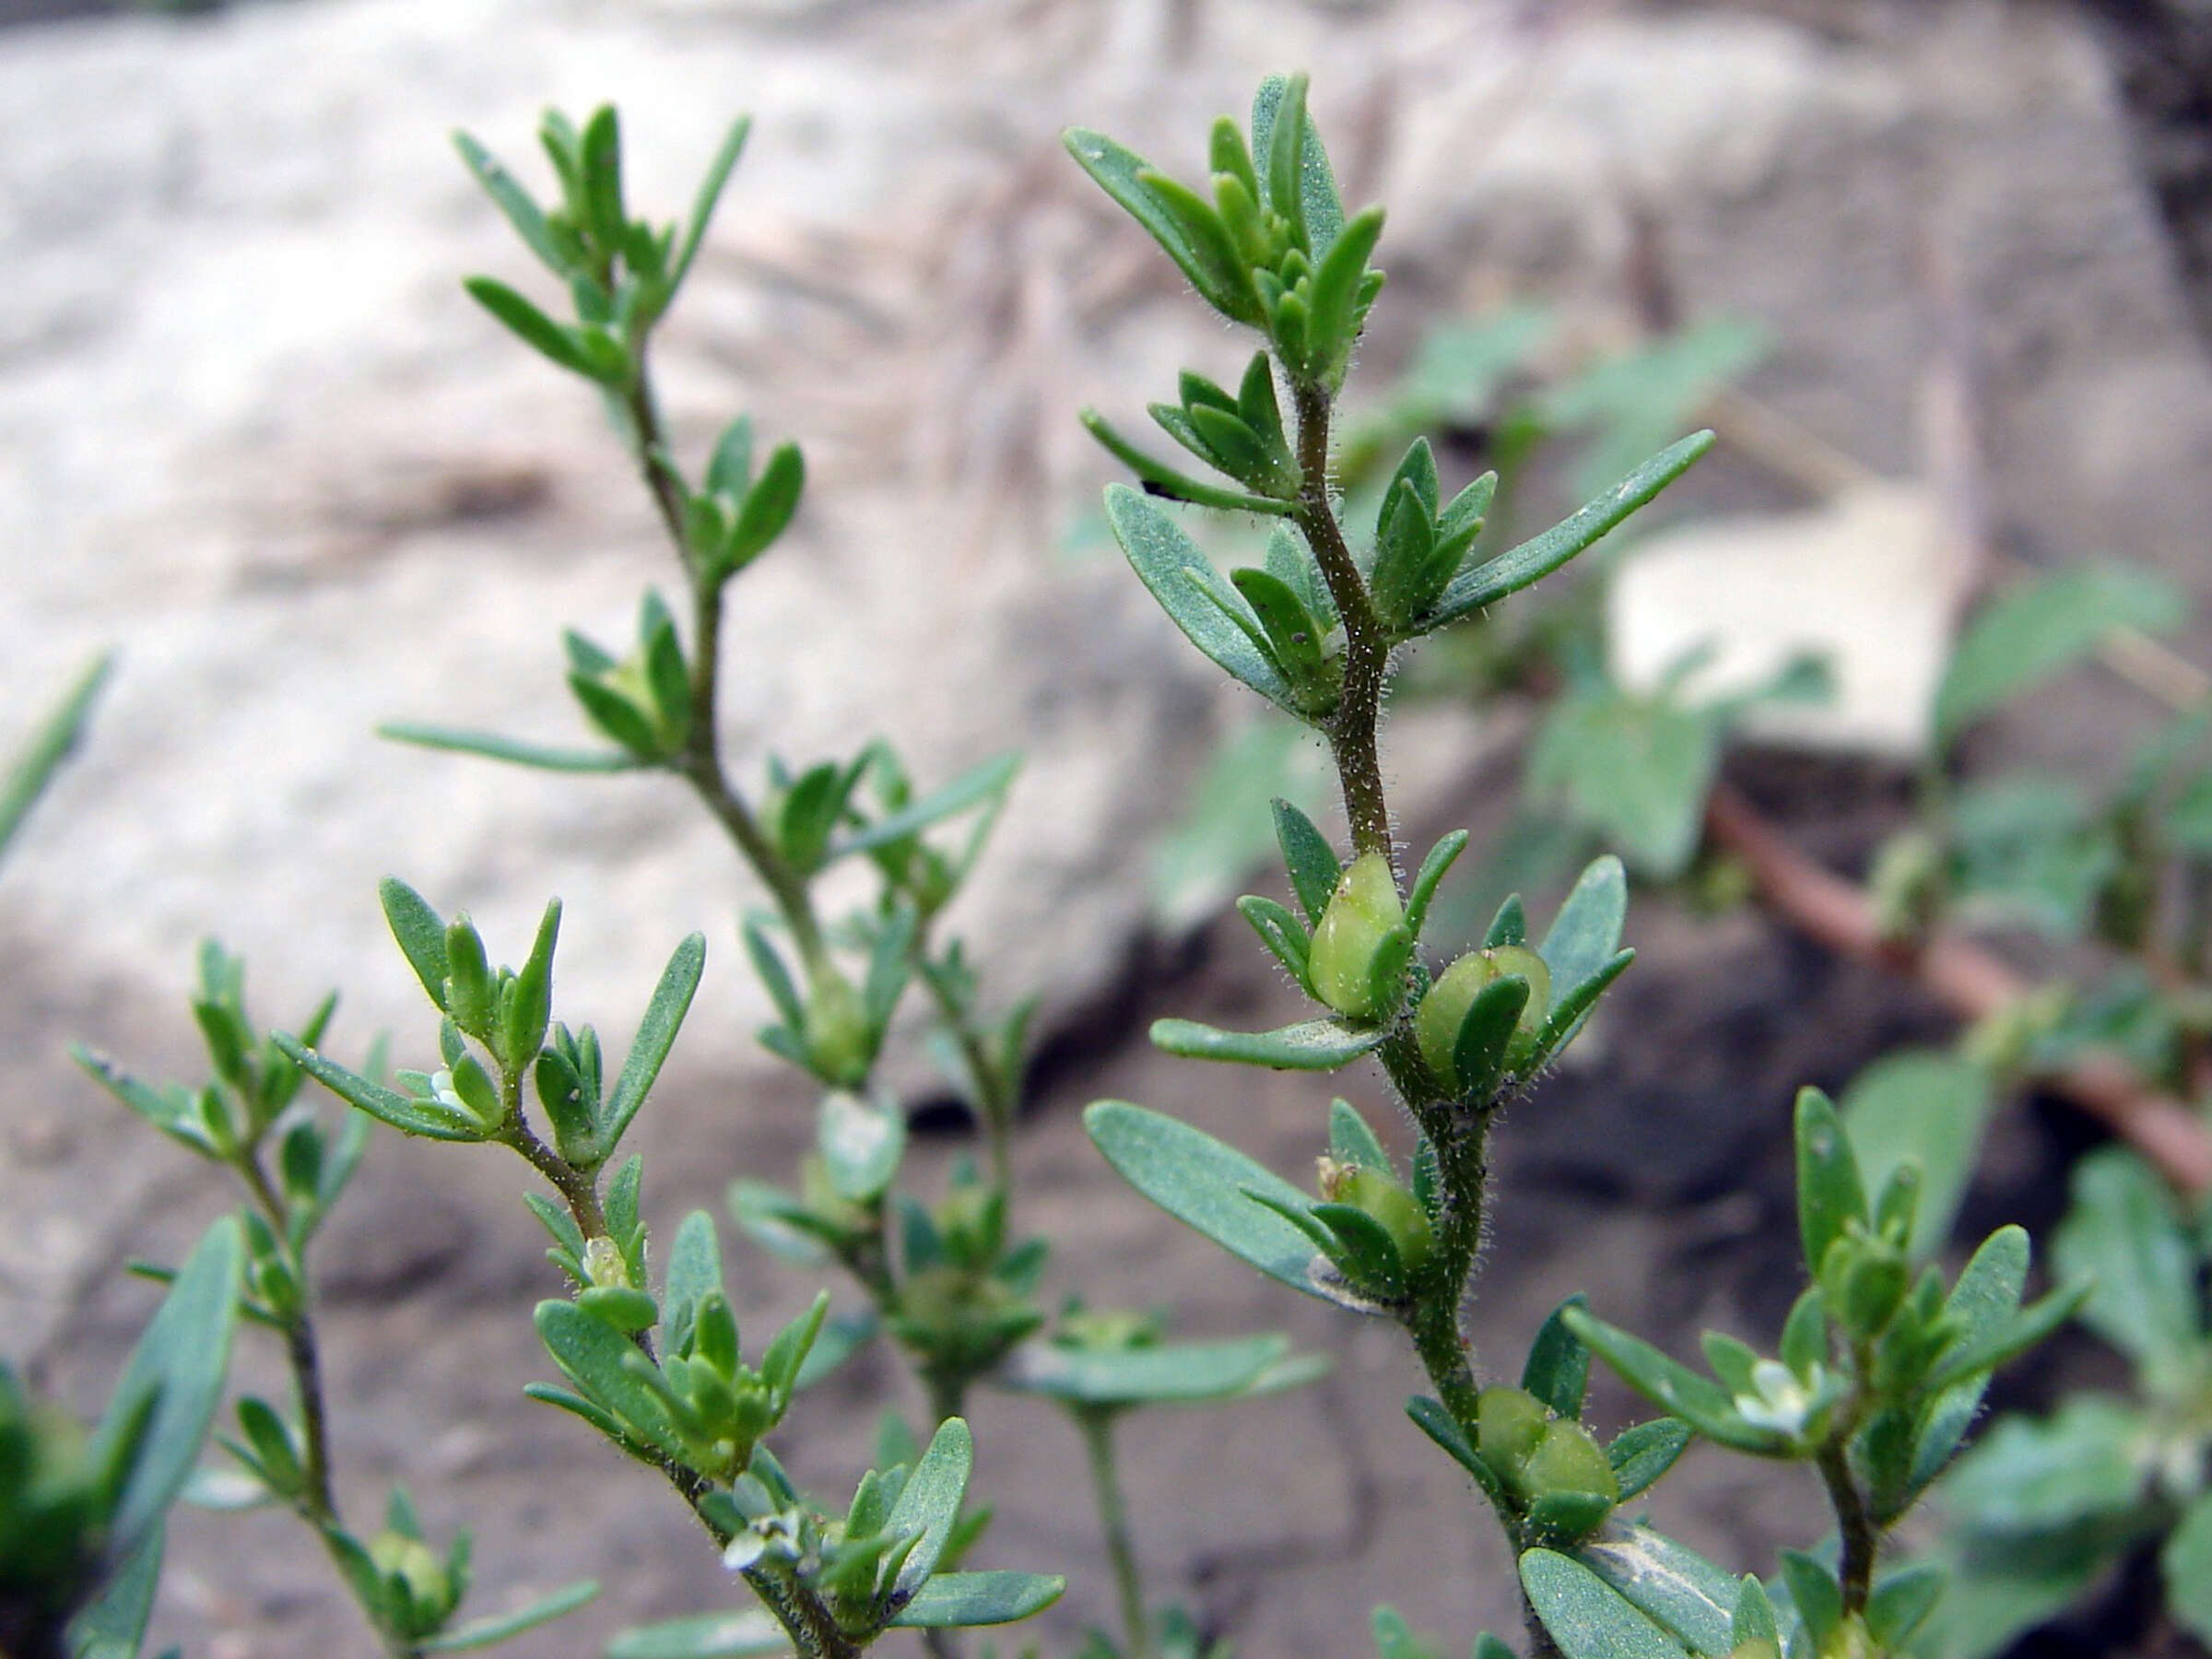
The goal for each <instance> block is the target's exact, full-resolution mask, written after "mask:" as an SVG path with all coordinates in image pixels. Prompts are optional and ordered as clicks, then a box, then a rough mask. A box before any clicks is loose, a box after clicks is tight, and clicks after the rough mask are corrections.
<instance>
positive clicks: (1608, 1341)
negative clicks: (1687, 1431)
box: [1560, 1308, 1790, 1457]
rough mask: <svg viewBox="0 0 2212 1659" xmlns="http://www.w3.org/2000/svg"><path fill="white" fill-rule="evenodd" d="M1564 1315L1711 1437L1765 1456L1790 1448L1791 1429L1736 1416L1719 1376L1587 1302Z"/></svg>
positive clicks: (1633, 1383)
mask: <svg viewBox="0 0 2212 1659" xmlns="http://www.w3.org/2000/svg"><path fill="white" fill-rule="evenodd" d="M1560 1317H1561V1318H1562V1319H1563V1320H1564V1321H1565V1322H1566V1324H1567V1328H1568V1329H1569V1330H1571V1331H1572V1332H1573V1333H1574V1334H1575V1335H1578V1336H1580V1337H1581V1338H1582V1339H1583V1341H1584V1342H1586V1343H1588V1344H1589V1345H1590V1347H1591V1349H1592V1350H1593V1351H1594V1353H1595V1354H1596V1355H1597V1356H1598V1357H1599V1358H1600V1359H1603V1360H1605V1362H1606V1364H1607V1365H1609V1366H1611V1367H1612V1368H1613V1369H1614V1371H1617V1372H1618V1373H1619V1375H1620V1378H1621V1381H1623V1382H1626V1383H1627V1384H1628V1385H1629V1386H1630V1388H1633V1389H1634V1390H1635V1391H1636V1392H1637V1393H1638V1394H1641V1395H1643V1397H1644V1398H1645V1399H1647V1400H1650V1401H1651V1402H1652V1403H1653V1405H1654V1406H1658V1407H1659V1408H1660V1409H1661V1410H1663V1411H1666V1412H1670V1413H1672V1414H1673V1415H1674V1416H1676V1417H1678V1418H1681V1419H1682V1420H1683V1421H1685V1422H1686V1423H1688V1424H1689V1426H1690V1427H1691V1428H1693V1429H1695V1430H1698V1432H1700V1434H1702V1435H1704V1436H1705V1437H1706V1438H1707V1439H1708V1440H1712V1441H1718V1442H1720V1443H1721V1444H1722V1445H1724V1446H1733V1447H1734V1448H1735V1450H1737V1451H1739V1452H1748V1453H1752V1454H1753V1455H1755V1456H1761V1457H1775V1456H1782V1455H1784V1454H1786V1453H1788V1451H1789V1450H1790V1440H1789V1437H1788V1436H1787V1435H1785V1434H1783V1433H1781V1432H1780V1431H1779V1430H1771V1429H1763V1428H1759V1427H1756V1426H1754V1425H1752V1424H1750V1423H1747V1422H1746V1421H1745V1420H1744V1419H1743V1418H1741V1417H1739V1416H1737V1415H1736V1411H1735V1401H1734V1399H1733V1398H1731V1397H1730V1395H1729V1393H1728V1391H1727V1390H1726V1389H1724V1388H1723V1387H1722V1386H1721V1385H1720V1384H1719V1383H1718V1382H1713V1381H1712V1378H1710V1377H1704V1376H1700V1375H1699V1373H1697V1372H1696V1371H1691V1370H1690V1369H1689V1368H1688V1366H1686V1365H1684V1364H1682V1363H1681V1362H1680V1361H1678V1360H1677V1359H1672V1358H1670V1357H1669V1356H1667V1355H1666V1354H1664V1353H1662V1352H1661V1351H1660V1350H1659V1349H1657V1348H1655V1347H1653V1346H1652V1345H1651V1344H1650V1343H1648V1342H1646V1341H1644V1340H1643V1339H1642V1338H1641V1337H1640V1336H1631V1335H1629V1333H1628V1332H1626V1331H1623V1330H1620V1329H1618V1328H1617V1327H1616V1326H1613V1325H1609V1324H1606V1323H1605V1322H1604V1321H1603V1320H1601V1319H1598V1318H1597V1317H1595V1316H1594V1315H1593V1314H1591V1313H1590V1312H1587V1311H1586V1310H1584V1309H1582V1308H1569V1309H1567V1310H1566V1311H1565V1312H1563V1313H1562V1314H1561V1315H1560Z"/></svg>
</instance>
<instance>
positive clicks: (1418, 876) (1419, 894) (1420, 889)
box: [1406, 830, 1550, 967]
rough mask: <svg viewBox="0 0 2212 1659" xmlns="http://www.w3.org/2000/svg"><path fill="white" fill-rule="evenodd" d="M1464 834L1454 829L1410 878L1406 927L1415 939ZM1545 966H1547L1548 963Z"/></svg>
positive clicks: (1463, 842)
mask: <svg viewBox="0 0 2212 1659" xmlns="http://www.w3.org/2000/svg"><path fill="white" fill-rule="evenodd" d="M1466 845H1467V832H1466V831H1465V830H1453V831H1452V833H1451V834H1449V835H1447V836H1445V837H1444V838H1443V839H1442V840H1441V841H1438V842H1437V843H1436V845H1435V846H1433V847H1431V848H1430V849H1429V856H1428V857H1426V858H1424V859H1422V860H1421V867H1420V869H1419V870H1418V871H1417V872H1416V873H1415V875H1414V877H1413V888H1412V890H1411V891H1410V892H1408V893H1407V894H1406V930H1407V931H1408V932H1409V933H1411V934H1412V935H1414V937H1416V938H1417V939H1418V937H1420V934H1421V924H1422V923H1424V922H1426V921H1427V920H1428V919H1429V906H1430V901H1431V900H1434V899H1435V897H1436V889H1437V888H1438V886H1439V884H1441V882H1442V881H1443V879H1444V873H1445V872H1446V871H1447V870H1449V869H1451V867H1452V865H1453V860H1455V859H1456V858H1458V856H1459V855H1460V853H1462V852H1464V851H1465V849H1466ZM1513 942H1514V943H1516V944H1517V943H1519V941H1518V940H1515V941H1513ZM1545 966H1546V967H1549V966H1550V963H1548V962H1547V963H1546V964H1545Z"/></svg>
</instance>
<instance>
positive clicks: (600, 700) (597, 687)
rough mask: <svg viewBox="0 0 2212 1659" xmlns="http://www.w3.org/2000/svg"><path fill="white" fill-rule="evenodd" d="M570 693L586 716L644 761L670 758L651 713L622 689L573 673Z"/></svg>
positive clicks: (656, 761)
mask: <svg viewBox="0 0 2212 1659" xmlns="http://www.w3.org/2000/svg"><path fill="white" fill-rule="evenodd" d="M569 694H570V695H571V696H572V697H573V698H575V700H576V701H577V702H578V704H579V705H581V706H582V710H583V713H584V718H585V719H587V720H589V721H590V722H591V723H592V724H594V725H595V726H597V727H598V728H599V730H600V731H601V732H602V733H603V734H605V735H606V736H609V737H612V738H613V739H614V740H615V741H616V742H617V743H618V744H620V745H621V746H622V747H624V748H626V749H628V750H629V752H630V753H631V754H632V755H633V756H635V757H636V758H637V759H638V760H639V762H640V763H641V764H643V765H648V766H655V765H659V764H660V763H661V762H662V761H664V760H665V759H667V753H666V748H665V745H664V744H663V743H662V741H661V735H660V733H659V732H658V731H657V730H656V729H655V728H654V726H653V720H652V718H651V716H649V715H648V714H647V713H646V712H645V711H644V710H643V709H641V707H639V705H638V704H636V703H634V702H632V701H631V700H629V697H628V696H627V695H625V694H624V693H623V692H621V691H618V690H617V689H616V688H614V687H613V686H611V685H609V684H607V683H606V681H605V680H601V679H597V678H594V677H592V676H591V675H588V674H571V675H570V676H569Z"/></svg>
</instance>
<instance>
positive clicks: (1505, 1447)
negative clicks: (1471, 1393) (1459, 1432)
mask: <svg viewBox="0 0 2212 1659" xmlns="http://www.w3.org/2000/svg"><path fill="white" fill-rule="evenodd" d="M1550 1420H1551V1413H1550V1412H1549V1411H1547V1410H1546V1409H1545V1406H1544V1402H1543V1401H1541V1400H1539V1399H1537V1398H1536V1396H1535V1394H1530V1393H1529V1392H1528V1390H1526V1389H1525V1388H1486V1389H1484V1390H1483V1391H1482V1393H1480V1394H1477V1395H1476V1397H1475V1449H1476V1450H1477V1451H1478V1452H1480V1453H1482V1460H1483V1462H1485V1463H1487V1464H1488V1465H1490V1467H1491V1468H1493V1469H1495V1470H1496V1471H1497V1472H1498V1474H1499V1476H1500V1477H1501V1478H1503V1479H1505V1480H1506V1481H1508V1482H1509V1483H1511V1484H1513V1485H1516V1486H1517V1485H1519V1484H1520V1479H1521V1469H1522V1466H1523V1465H1525V1464H1526V1463H1527V1462H1528V1460H1529V1458H1530V1457H1531V1456H1532V1455H1534V1454H1535V1450H1536V1448H1537V1446H1538V1445H1539V1444H1541V1443H1542V1441H1543V1439H1544V1430H1545V1429H1546V1427H1547V1425H1548V1424H1549V1422H1550Z"/></svg>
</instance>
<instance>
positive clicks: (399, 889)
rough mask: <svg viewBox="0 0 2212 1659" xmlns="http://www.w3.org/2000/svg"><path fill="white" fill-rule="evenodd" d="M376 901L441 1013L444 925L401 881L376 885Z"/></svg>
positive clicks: (390, 879)
mask: <svg viewBox="0 0 2212 1659" xmlns="http://www.w3.org/2000/svg"><path fill="white" fill-rule="evenodd" d="M376 897H377V901H378V902H379V903H380V904H382V906H383V911H384V922H385V924H387V925H388V926H389V927H390V928H391V929H392V936H393V938H394V939H395V940H397V941H398V942H399V951H400V954H401V955H402V956H404V957H406V959H407V966H408V967H410V968H412V969H414V970H415V977H416V978H417V979H418V980H420V981H421V982H422V988H423V989H424V990H425V991H427V992H428V993H429V998H430V1001H431V1002H433V1003H434V1004H436V1005H437V1006H438V1007H439V1008H440V1009H441V1010H442V1009H443V1008H444V1006H445V978H446V971H447V963H446V959H445V922H444V919H443V918H442V917H441V916H440V915H439V914H438V912H436V911H435V910H432V909H431V908H430V901H429V900H427V899H425V898H424V897H423V896H422V895H421V894H420V893H418V892H417V891H416V890H415V889H414V888H411V887H409V886H408V885H407V884H406V882H404V881H402V880H400V878H399V877H396V876H387V877H384V878H383V879H382V881H380V882H378V883H377V884H376Z"/></svg>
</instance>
